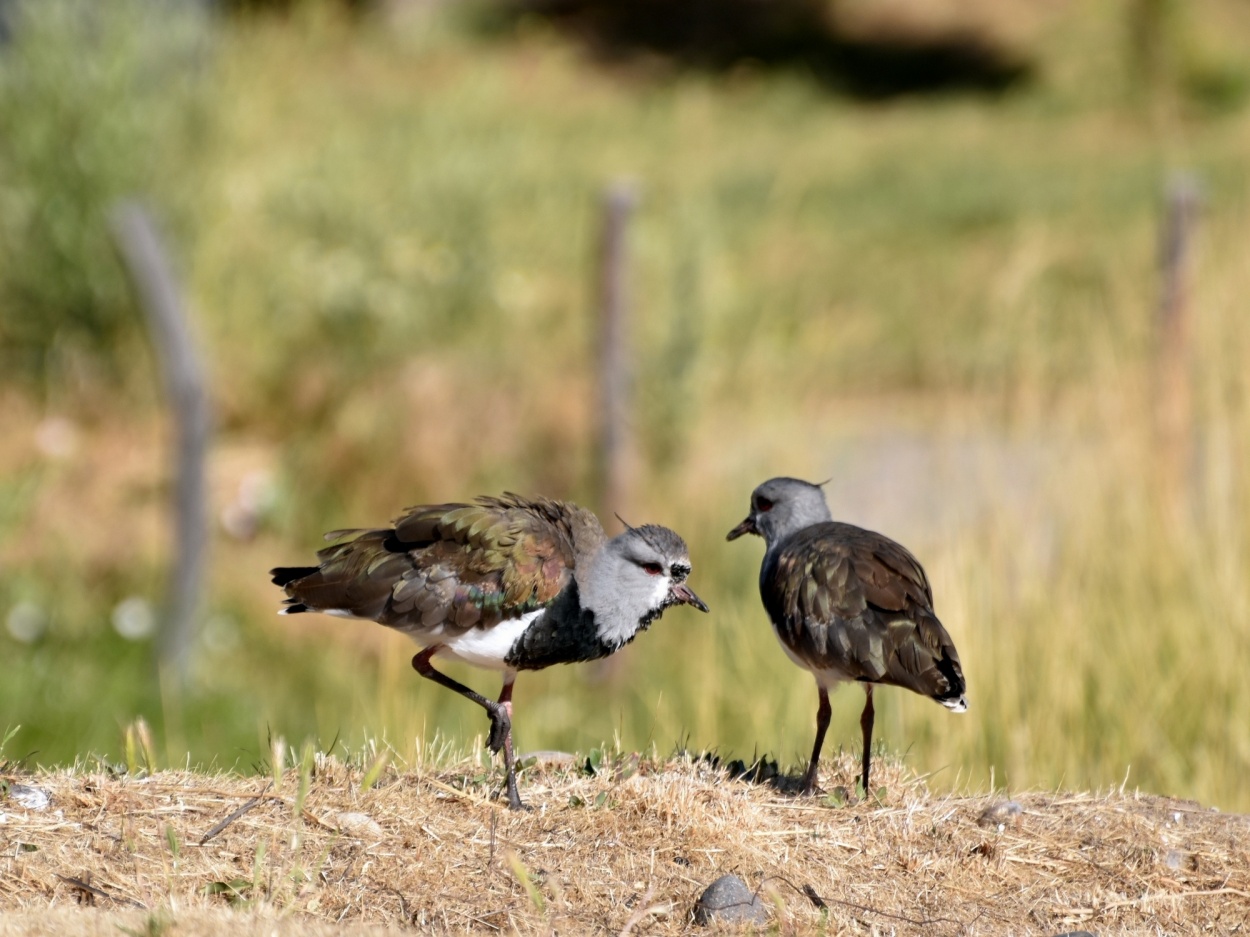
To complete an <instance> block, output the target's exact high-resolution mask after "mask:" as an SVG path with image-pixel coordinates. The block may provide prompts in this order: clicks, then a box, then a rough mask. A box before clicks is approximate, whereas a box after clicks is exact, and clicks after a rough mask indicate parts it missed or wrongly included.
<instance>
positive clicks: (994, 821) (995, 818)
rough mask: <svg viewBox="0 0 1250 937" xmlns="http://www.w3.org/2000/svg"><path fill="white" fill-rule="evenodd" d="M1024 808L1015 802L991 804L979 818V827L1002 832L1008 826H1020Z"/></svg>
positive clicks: (1007, 801) (1002, 801)
mask: <svg viewBox="0 0 1250 937" xmlns="http://www.w3.org/2000/svg"><path fill="white" fill-rule="evenodd" d="M1023 813H1024V808H1023V807H1021V806H1020V805H1019V804H1018V803H1016V802H1015V801H1014V800H1000V801H999V802H998V803H996V804H991V805H990V806H988V807H986V808H985V810H983V811H982V812H981V815H980V816H979V817H977V826H980V827H984V828H987V829H995V828H996V829H997V830H998V832H1000V833H1001V832H1002V831H1003V830H1005V829H1007V827H1008V826H1017V827H1018V826H1019V825H1020V820H1021V817H1022V815H1023Z"/></svg>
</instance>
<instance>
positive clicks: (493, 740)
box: [486, 706, 512, 755]
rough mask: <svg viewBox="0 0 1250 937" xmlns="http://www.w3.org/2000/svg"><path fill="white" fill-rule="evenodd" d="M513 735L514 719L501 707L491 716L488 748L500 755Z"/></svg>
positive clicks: (487, 740) (487, 739) (487, 741)
mask: <svg viewBox="0 0 1250 937" xmlns="http://www.w3.org/2000/svg"><path fill="white" fill-rule="evenodd" d="M511 734H512V718H511V717H510V716H509V715H508V713H507V711H506V710H505V709H504V708H503V707H502V706H501V707H499V708H498V709H496V710H494V711H493V712H492V713H491V714H490V735H489V736H487V738H486V747H487V748H489V749H490V750H491V751H492V752H494V753H495V754H496V755H498V754H499V753H500V752H501V751H503V749H504V745H506V744H507V742H508V737H509V736H510V735H511Z"/></svg>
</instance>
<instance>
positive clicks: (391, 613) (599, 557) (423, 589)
mask: <svg viewBox="0 0 1250 937" xmlns="http://www.w3.org/2000/svg"><path fill="white" fill-rule="evenodd" d="M326 539H327V540H333V541H341V542H339V543H336V544H334V545H333V546H329V547H326V548H325V549H323V550H321V552H319V553H318V554H317V559H318V560H319V561H320V562H319V564H318V565H317V566H298V567H279V568H278V569H274V570H272V576H273V581H274V582H275V583H277V584H278V585H280V586H282V587H283V588H284V589H285V590H286V594H287V596H288V598H287V601H286V607H285V608H283V609H282V612H283V614H287V615H293V614H296V613H298V612H325V613H326V614H329V615H338V616H342V617H345V618H360V619H365V620H367V621H376V622H378V623H379V624H383V625H387V626H388V627H391V628H394V629H396V630H397V631H402V632H404V633H405V634H407V635H409V636H410V637H411V638H413V639H414V640H415V641H416V642H417V643H418V644H419V645H421V646H422V648H423V650H422V651H421V652H420V653H419V654H417V655H416V656H415V657H414V658H413V659H412V666H413V667H414V668H415V669H416V671H417V673H419V674H420V675H421V676H423V677H425V678H427V679H429V680H433V681H434V682H435V683H438V684H441V685H442V686H445V687H447V688H448V689H450V690H455V691H456V692H457V693H459V694H461V695H462V696H465V697H467V698H468V699H471V700H472V701H473V702H475V703H477V704H478V705H479V706H481V707H482V708H483V709H485V710H486V712H487V714H488V715H489V716H490V722H491V729H490V738H489V746H490V749H491V751H492V752H496V753H498V752H499V751H501V750H502V751H503V755H504V760H505V762H506V765H507V773H508V805H509V806H510V807H512V808H513V809H514V810H515V809H519V808H521V807H522V806H524V805H523V804H522V803H521V798H520V795H519V794H518V793H517V785H516V767H515V765H514V763H513V755H512V684H513V681H514V680H515V679H516V675H517V673H518V671H521V670H539V669H541V668H543V667H550V666H551V665H552V664H571V663H575V662H577V661H586V660H595V659H597V658H600V657H606V656H608V655H609V654H614V653H616V652H617V651H619V650H620V649H621V648H622V647H624V646H625V645H626V644H628V643H629V642H630V641H632V640H633V639H634V638H635V637H637V635H638V633H639V632H641V631H645V630H646V629H647V628H648V627H649V626H650V624H651V623H652V622H653V621H655V620H656V619H657V618H659V617H660V615H662V614H663V613H664V610H665V609H667V608H669V607H671V606H673V605H693V606H694V607H695V608H697V609H699V610H700V611H703V612H706V611H707V606H706V605H704V604H703V601H702V600H701V599H700V598H699V597H698V596H697V595H695V594H694V592H693V591H691V589H690V587H689V586H688V585H686V577H687V576H688V575H689V574H690V553H689V550H688V549H687V548H686V544H685V541H683V540H682V539H681V537H679V536H678V535H677V534H675V533H674V532H673V531H671V530H669V529H668V528H667V527H659V526H656V525H653V524H646V525H644V526H642V527H629V528H628V529H627V530H626V531H625V532H624V533H622V534H620V535H619V536H617V537H613V538H612V539H611V540H608V539H607V538H606V536H605V535H604V532H603V527H602V526H601V525H600V524H599V520H598V518H596V517H595V515H594V514H592V513H591V512H590V511H587V510H584V509H583V508H580V507H578V506H577V505H575V504H571V503H569V502H567V501H554V500H551V499H548V498H523V497H520V496H519V495H514V494H510V493H507V494H504V495H503V496H502V497H480V498H477V499H476V500H475V501H474V503H472V504H430V505H421V506H419V507H413V508H408V509H407V511H406V512H405V513H404V514H403V515H402V516H401V517H399V518H397V519H396V520H395V523H394V526H391V527H383V528H378V529H376V530H337V531H334V532H332V533H329V534H326ZM435 657H440V658H450V659H453V660H460V661H464V662H465V663H469V664H473V665H475V666H477V667H484V668H486V669H489V670H497V671H501V672H502V673H503V690H502V692H501V693H500V694H499V699H498V700H497V701H496V700H490V699H487V698H486V697H484V696H482V695H481V694H479V693H476V692H474V691H473V690H471V689H469V688H468V687H467V686H465V685H464V684H462V683H458V682H457V681H455V680H453V679H451V678H450V677H448V676H447V675H445V674H443V673H441V672H440V671H438V670H435V669H434V666H433V660H434V658H435Z"/></svg>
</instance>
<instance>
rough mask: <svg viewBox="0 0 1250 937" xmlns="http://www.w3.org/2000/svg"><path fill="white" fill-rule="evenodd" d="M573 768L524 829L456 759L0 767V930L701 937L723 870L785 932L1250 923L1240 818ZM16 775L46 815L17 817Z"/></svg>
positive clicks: (1101, 798)
mask: <svg viewBox="0 0 1250 937" xmlns="http://www.w3.org/2000/svg"><path fill="white" fill-rule="evenodd" d="M582 763H584V760H582ZM582 763H579V762H578V761H576V760H573V759H563V760H561V759H551V760H548V761H547V762H546V763H540V764H536V765H534V766H532V767H530V768H527V769H526V770H525V771H524V772H523V773H522V790H523V793H524V795H525V796H526V798H527V799H528V801H529V803H530V804H531V805H533V807H534V808H535V809H534V810H533V811H531V812H528V813H510V812H508V811H507V810H505V809H503V808H502V806H501V805H500V803H499V802H498V800H491V799H489V798H490V795H491V794H492V792H493V790H492V787H491V786H490V785H493V784H494V783H495V782H496V781H497V778H495V777H494V776H493V775H492V776H491V777H490V778H489V779H488V778H486V777H483V776H480V775H479V774H477V772H478V771H479V770H480V769H478V768H476V767H475V766H474V765H472V764H471V763H469V762H464V763H461V764H459V765H455V766H451V767H443V768H440V769H438V770H436V771H427V770H424V769H422V770H410V769H409V770H402V771H401V770H394V769H388V770H387V771H385V772H384V773H383V774H382V776H381V778H380V779H379V780H378V783H377V784H376V785H375V786H373V787H371V788H370V787H367V786H366V785H365V784H364V783H362V782H363V781H364V780H365V777H364V773H362V772H361V771H360V770H358V769H356V768H352V767H348V766H345V765H344V764H342V763H341V762H339V761H337V760H335V759H333V758H326V757H324V756H317V758H316V759H315V760H313V759H311V758H309V759H308V760H307V761H306V762H305V764H306V765H308V766H309V767H308V768H306V769H305V770H304V771H303V772H301V771H299V770H298V769H291V770H288V771H287V772H285V774H283V775H281V776H280V777H279V778H278V783H277V784H276V785H275V784H274V782H273V780H271V779H268V778H258V777H238V776H234V775H217V776H211V775H204V774H196V773H191V772H181V771H162V772H158V773H156V774H154V775H153V776H150V777H133V776H125V775H115V774H111V773H109V772H107V771H104V770H98V771H93V770H85V769H81V768H80V769H77V770H73V771H62V772H57V773H45V774H36V775H33V776H26V777H15V776H10V777H9V778H8V779H7V780H8V784H7V785H6V787H7V794H6V796H5V797H4V799H3V800H2V801H0V937H12V935H17V934H23V935H24V934H43V933H48V934H52V933H55V934H66V935H83V934H99V935H105V934H107V935H110V937H117V935H118V934H121V933H131V934H142V935H152V937H156V935H158V934H169V935H185V937H193V935H218V934H225V933H229V934H231V935H235V937H241V935H245V934H248V935H250V934H258V935H259V934H264V935H270V934H277V935H319V934H330V933H334V934H352V933H364V932H369V933H390V932H394V933H398V932H400V931H411V930H413V929H417V930H419V931H422V932H438V933H461V932H473V933H484V934H485V933H496V932H506V933H522V934H530V933H543V934H545V933H562V934H626V933H631V934H676V933H687V932H702V931H703V930H704V929H702V928H699V927H696V926H695V925H694V924H693V923H692V922H691V918H690V910H691V907H692V905H693V904H694V902H695V899H696V898H697V897H698V895H699V894H700V892H701V891H702V889H703V888H704V887H705V886H706V885H707V884H708V883H709V882H711V881H712V880H713V879H715V878H717V877H718V876H719V875H721V874H723V873H726V872H733V873H736V874H737V875H738V876H740V877H741V878H742V879H744V880H745V881H746V882H747V883H748V884H749V885H750V886H751V887H753V888H758V889H759V890H760V893H761V894H763V895H765V896H766V897H767V899H768V901H769V903H770V906H771V908H772V923H771V924H770V925H769V929H770V931H775V932H779V933H783V934H784V933H831V934H836V933H848V934H858V933H864V934H928V935H956V934H1053V933H1056V932H1059V931H1066V930H1072V929H1077V928H1085V929H1089V930H1092V931H1095V932H1096V933H1098V934H1100V935H1110V934H1127V933H1134V934H1139V933H1151V934H1154V933H1168V934H1177V933H1198V932H1203V933H1214V934H1227V933H1234V932H1243V931H1244V930H1245V929H1246V928H1247V927H1250V848H1248V846H1247V842H1248V840H1250V837H1248V836H1247V834H1248V833H1250V818H1247V817H1244V816H1232V815H1224V814H1220V813H1217V812H1215V811H1212V810H1207V809H1204V808H1202V807H1200V806H1199V805H1197V804H1194V803H1191V802H1185V801H1178V800H1171V799H1167V798H1162V797H1156V796H1149V795H1145V794H1134V793H1126V792H1122V791H1121V792H1111V793H1107V794H1067V793H1033V794H1027V795H1018V796H1016V797H1015V798H1014V800H1015V801H1016V802H1017V803H1018V804H1019V808H1020V809H1019V810H1018V811H1017V810H1016V809H1015V808H1007V809H1001V808H1000V809H999V810H998V811H997V813H995V812H993V811H991V812H990V813H989V814H987V813H986V811H987V808H993V807H995V805H1001V802H1002V801H1003V800H1004V798H1003V797H1001V796H963V797H950V796H944V797H936V796H932V795H931V794H930V793H929V792H928V790H927V789H926V787H925V784H924V782H923V780H921V779H916V778H914V777H912V776H910V775H909V774H908V773H907V772H906V770H905V769H903V768H901V767H899V766H897V765H893V764H889V763H887V762H885V761H884V760H882V762H881V763H880V765H879V766H878V768H877V774H876V778H877V782H878V783H879V784H880V785H881V786H882V787H883V788H884V795H883V796H880V792H878V793H879V796H877V797H872V798H870V799H868V800H867V801H865V802H860V803H849V804H847V803H843V802H842V801H843V800H844V799H845V796H844V792H843V791H841V790H839V788H841V787H842V786H843V785H850V784H853V779H854V777H855V775H856V770H857V765H856V764H855V760H854V759H853V758H851V757H850V756H843V757H841V758H840V759H838V760H836V761H834V763H833V764H832V766H831V767H830V768H829V769H828V770H826V771H825V772H824V773H823V774H822V781H823V783H824V785H825V787H826V788H827V789H828V790H831V791H836V793H835V794H833V795H831V796H826V797H823V798H799V797H795V796H791V795H788V794H783V793H780V792H778V790H776V789H775V788H774V787H773V786H771V785H768V784H757V783H748V782H745V781H741V780H730V779H729V778H728V777H727V776H726V773H725V771H724V770H722V769H717V768H715V767H714V766H713V765H712V764H711V763H709V762H708V761H700V760H694V759H686V758H679V759H670V760H651V759H646V758H642V759H640V758H638V757H637V756H630V755H620V756H613V757H611V758H609V759H608V760H607V761H606V762H605V763H604V764H602V765H601V767H600V770H599V771H598V772H597V773H596V774H593V775H591V774H588V773H587V772H586V771H585V770H584V768H583V767H582ZM309 768H310V769H311V770H309ZM301 775H302V777H301ZM14 784H21V785H24V786H26V787H35V788H38V789H39V790H42V791H44V792H46V793H47V795H48V797H49V801H50V802H49V804H48V806H47V807H46V808H45V809H43V810H35V809H28V808H25V807H23V806H21V805H20V803H19V802H18V798H17V797H16V796H15V795H14V791H15V790H17V791H21V790H22V789H21V788H16V789H15V788H14V787H13V785H14ZM243 808H247V809H243ZM227 821H228V822H227ZM822 905H823V906H822Z"/></svg>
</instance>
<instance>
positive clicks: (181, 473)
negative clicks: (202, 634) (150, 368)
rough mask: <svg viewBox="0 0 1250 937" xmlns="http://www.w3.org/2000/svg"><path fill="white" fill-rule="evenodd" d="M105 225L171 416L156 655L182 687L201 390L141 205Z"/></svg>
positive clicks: (194, 556) (205, 431)
mask: <svg viewBox="0 0 1250 937" xmlns="http://www.w3.org/2000/svg"><path fill="white" fill-rule="evenodd" d="M109 221H110V226H111V228H112V233H113V240H114V242H115V244H116V246H117V250H118V252H119V253H120V255H121V258H122V261H123V262H124V264H125V266H126V270H127V273H128V274H129V276H130V279H131V282H132V284H133V286H134V289H135V293H136V295H137V297H138V299H139V305H140V306H141V307H142V309H143V312H144V316H145V318H146V320H147V325H148V332H149V333H150V335H151V338H152V346H153V349H154V350H155V352H156V359H157V361H158V362H159V364H160V369H161V375H162V377H163V379H164V383H165V392H166V394H167V395H168V397H169V403H170V406H171V408H172V410H173V413H174V423H175V430H176V433H177V453H176V458H175V473H176V479H175V485H174V517H175V521H174V541H175V550H174V562H173V566H172V567H171V569H170V571H169V583H168V587H167V594H166V597H165V609H164V616H163V619H162V621H161V626H160V634H159V636H158V639H157V654H158V657H159V659H160V661H161V663H162V664H163V665H167V666H168V668H169V670H170V672H171V675H172V676H173V678H174V679H175V680H176V682H177V683H178V684H179V685H182V684H183V683H185V681H186V676H187V669H188V665H189V663H190V656H191V646H192V643H193V641H194V638H195V614H196V609H197V607H198V604H199V595H200V584H201V581H202V579H203V573H204V565H205V559H206V548H207V546H208V495H207V486H206V479H205V459H206V456H207V453H208V437H209V432H210V430H211V425H212V416H211V412H210V408H209V399H208V390H207V387H206V384H205V378H204V371H203V368H202V366H201V364H200V360H199V356H198V355H197V353H196V348H195V341H194V339H193V338H192V336H191V330H190V326H189V324H188V322H187V314H186V310H185V308H184V305H183V302H182V294H181V290H180V289H179V286H178V281H177V278H176V277H175V275H174V271H173V265H172V264H171V263H170V260H169V256H168V253H167V252H166V250H165V248H164V246H163V245H162V243H161V239H160V237H159V235H158V234H157V231H156V226H155V225H154V224H153V223H152V219H151V217H150V216H149V215H148V213H147V211H146V210H145V209H144V208H143V206H141V205H139V204H137V203H135V202H122V203H120V204H118V205H117V206H115V207H114V208H113V210H112V212H111V213H110V218H109Z"/></svg>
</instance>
